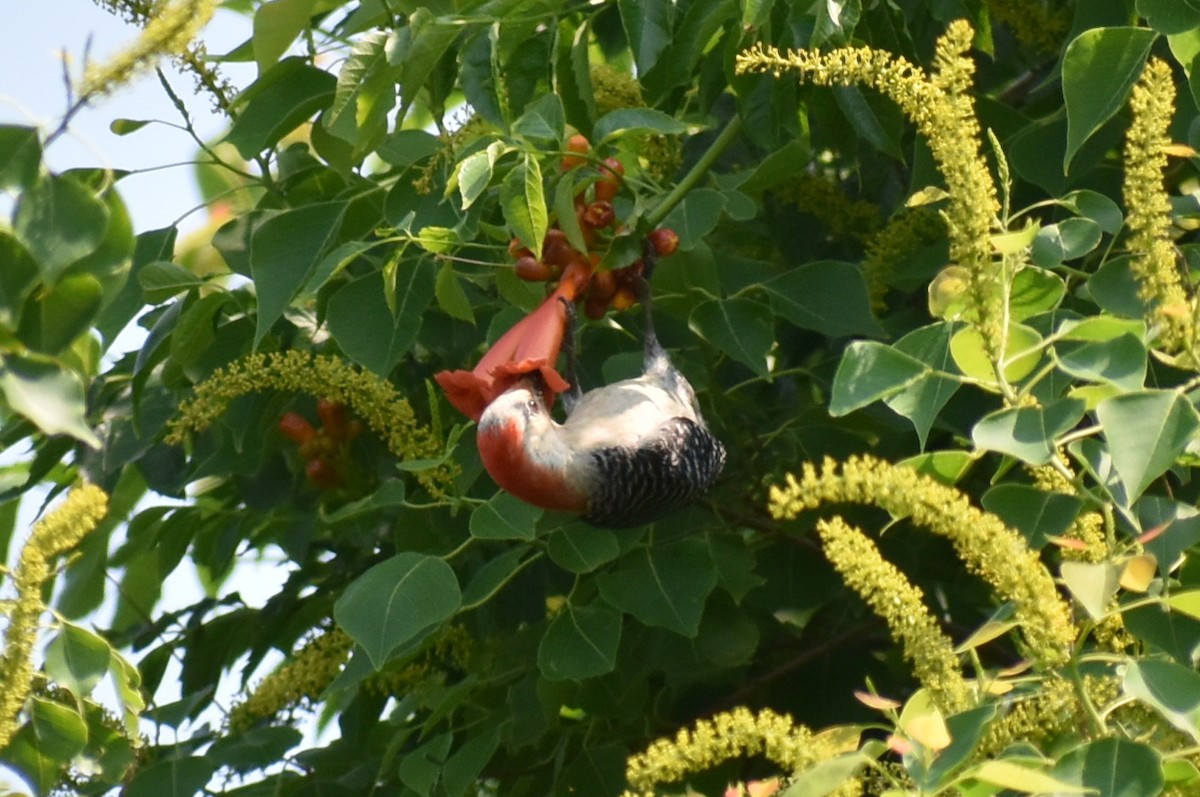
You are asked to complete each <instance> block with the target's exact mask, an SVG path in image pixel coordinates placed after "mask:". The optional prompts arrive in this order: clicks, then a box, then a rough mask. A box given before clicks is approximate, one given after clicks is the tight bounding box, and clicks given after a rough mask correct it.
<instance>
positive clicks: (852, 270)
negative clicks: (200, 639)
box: [762, 260, 885, 338]
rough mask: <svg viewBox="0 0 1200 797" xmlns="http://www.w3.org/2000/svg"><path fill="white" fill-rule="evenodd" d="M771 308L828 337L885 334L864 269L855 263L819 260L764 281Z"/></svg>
mask: <svg viewBox="0 0 1200 797" xmlns="http://www.w3.org/2000/svg"><path fill="white" fill-rule="evenodd" d="M762 288H763V290H765V291H766V292H767V297H768V298H769V299H770V301H771V309H772V310H773V311H774V312H775V313H776V314H777V315H779V316H781V317H783V318H784V319H786V320H787V321H788V322H789V323H792V324H795V325H796V326H798V327H803V328H804V329H812V330H815V331H817V332H820V333H821V334H822V335H828V336H829V337H834V338H836V337H841V336H843V335H867V336H870V337H883V336H884V335H885V333H884V330H883V327H881V326H880V325H879V322H878V321H877V320H876V319H875V316H874V315H873V314H872V313H871V298H870V295H869V294H868V293H867V284H866V281H865V280H864V279H863V276H862V271H861V270H860V269H859V268H858V266H856V265H854V264H853V263H843V262H841V261H838V260H819V261H816V262H813V263H805V264H804V265H802V266H797V267H795V268H791V269H788V270H787V271H786V272H785V273H783V274H781V275H780V276H778V277H775V278H774V279H771V280H768V281H766V282H764V283H762Z"/></svg>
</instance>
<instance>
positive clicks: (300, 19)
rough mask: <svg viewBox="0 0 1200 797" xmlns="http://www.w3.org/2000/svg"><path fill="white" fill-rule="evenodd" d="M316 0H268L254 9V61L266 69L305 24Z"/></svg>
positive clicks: (261, 68)
mask: <svg viewBox="0 0 1200 797" xmlns="http://www.w3.org/2000/svg"><path fill="white" fill-rule="evenodd" d="M316 5H317V0H267V2H265V3H263V4H262V5H260V6H259V7H258V8H257V9H256V10H255V12H254V34H253V37H252V38H251V42H252V43H253V46H254V60H255V61H256V62H257V63H258V72H259V74H260V75H261V74H262V73H264V72H266V71H267V70H268V69H270V68H271V67H272V66H274V65H275V63H276V62H278V61H279V58H280V57H281V56H282V55H283V54H284V53H285V52H287V49H288V48H289V47H291V46H292V42H294V41H295V40H296V37H297V36H299V35H300V31H302V30H304V29H305V28H306V27H308V24H309V20H310V19H311V17H312V15H313V11H314V9H315V8H316Z"/></svg>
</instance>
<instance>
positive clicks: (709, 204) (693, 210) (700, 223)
mask: <svg viewBox="0 0 1200 797" xmlns="http://www.w3.org/2000/svg"><path fill="white" fill-rule="evenodd" d="M724 207H725V194H723V193H722V192H720V191H717V190H715V189H712V188H698V189H696V190H694V191H690V192H689V193H688V195H687V196H686V197H684V199H683V201H682V202H680V203H679V204H678V205H676V206H675V207H674V208H673V209H672V210H671V212H670V213H668V214H667V217H666V218H665V219H663V223H662V226H663V227H670V228H671V229H672V230H674V231H675V232H676V233H677V234H678V235H679V250H680V251H681V252H686V251H688V250H690V249H693V248H694V247H696V246H697V245H699V244H700V243H701V241H702V240H703V239H704V236H706V235H708V234H709V233H710V232H712V230H713V228H714V227H716V226H717V222H718V221H720V220H721V210H722V209H723V208H724Z"/></svg>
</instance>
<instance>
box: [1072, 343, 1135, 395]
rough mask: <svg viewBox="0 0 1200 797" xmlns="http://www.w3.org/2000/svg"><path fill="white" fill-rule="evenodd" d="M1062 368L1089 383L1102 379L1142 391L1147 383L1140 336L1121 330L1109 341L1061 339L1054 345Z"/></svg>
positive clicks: (1121, 386)
mask: <svg viewBox="0 0 1200 797" xmlns="http://www.w3.org/2000/svg"><path fill="white" fill-rule="evenodd" d="M1054 353H1055V355H1056V356H1057V358H1058V365H1059V367H1060V368H1062V370H1063V371H1065V372H1066V373H1068V374H1070V375H1071V376H1074V377H1076V378H1077V379H1085V380H1088V381H1090V382H1105V383H1108V384H1111V385H1116V386H1117V387H1119V388H1121V389H1122V390H1128V391H1137V390H1141V388H1142V386H1143V385H1145V383H1146V368H1147V365H1148V355H1147V352H1146V347H1145V346H1144V345H1143V344H1142V340H1141V337H1139V336H1137V335H1132V334H1130V333H1124V334H1122V335H1121V336H1120V337H1117V338H1112V339H1109V340H1096V341H1088V342H1085V343H1078V342H1072V341H1062V342H1060V343H1056V344H1055V346H1054Z"/></svg>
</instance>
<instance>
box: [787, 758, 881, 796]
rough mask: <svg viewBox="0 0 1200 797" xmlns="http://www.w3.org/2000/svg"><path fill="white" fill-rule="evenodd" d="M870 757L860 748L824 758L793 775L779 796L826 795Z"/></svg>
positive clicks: (854, 772)
mask: <svg viewBox="0 0 1200 797" xmlns="http://www.w3.org/2000/svg"><path fill="white" fill-rule="evenodd" d="M872 759H873V757H872V756H869V755H867V754H866V753H864V752H863V751H861V750H852V751H850V752H848V753H842V754H840V755H836V756H833V757H832V758H826V759H825V760H823V761H821V762H819V763H817V764H815V765H814V766H811V767H809V768H808V769H806V770H804V771H803V772H800V773H798V774H797V775H796V776H795V777H793V778H792V779H791V782H790V784H789V785H788V787H787V789H786V790H785V791H784V792H782V793H781V794H780V797H826V795H828V794H832V793H833V792H835V791H837V790H838V788H840V787H841V786H844V785H845V784H846V783H847V782H848V781H849V780H850V778H853V777H854V776H855V775H857V774H858V773H859V772H860V771H861V770H862V769H863V767H865V766H867V765H868V764H869V763H870V762H871V761H872Z"/></svg>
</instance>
